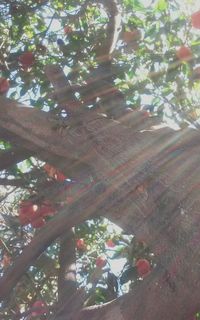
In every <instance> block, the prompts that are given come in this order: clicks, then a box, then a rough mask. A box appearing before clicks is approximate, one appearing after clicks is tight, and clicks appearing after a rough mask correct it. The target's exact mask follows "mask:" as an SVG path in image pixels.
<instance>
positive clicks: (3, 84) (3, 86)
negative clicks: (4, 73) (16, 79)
mask: <svg viewBox="0 0 200 320" xmlns="http://www.w3.org/2000/svg"><path fill="white" fill-rule="evenodd" d="M9 88H10V84H9V81H8V80H7V79H5V78H0V94H1V93H6V92H7V91H8V90H9Z"/></svg>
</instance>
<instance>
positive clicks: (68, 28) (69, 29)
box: [64, 26, 73, 34]
mask: <svg viewBox="0 0 200 320" xmlns="http://www.w3.org/2000/svg"><path fill="white" fill-rule="evenodd" d="M72 31H73V30H72V28H71V27H70V26H65V27H64V33H65V34H68V33H72Z"/></svg>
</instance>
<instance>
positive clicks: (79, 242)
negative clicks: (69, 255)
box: [76, 239, 86, 250]
mask: <svg viewBox="0 0 200 320" xmlns="http://www.w3.org/2000/svg"><path fill="white" fill-rule="evenodd" d="M76 247H77V249H79V250H84V249H85V248H86V245H85V241H84V239H78V240H77V241H76Z"/></svg>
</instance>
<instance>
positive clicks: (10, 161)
mask: <svg viewBox="0 0 200 320" xmlns="http://www.w3.org/2000/svg"><path fill="white" fill-rule="evenodd" d="M33 155H34V153H33V152H31V151H29V150H27V149H23V148H19V147H12V148H10V149H8V150H4V151H0V170H6V169H8V168H10V167H12V166H13V165H15V164H17V163H18V162H20V161H23V160H25V159H27V158H29V157H30V156H33Z"/></svg>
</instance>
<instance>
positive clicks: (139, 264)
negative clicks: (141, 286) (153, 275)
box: [135, 259, 151, 277]
mask: <svg viewBox="0 0 200 320" xmlns="http://www.w3.org/2000/svg"><path fill="white" fill-rule="evenodd" d="M135 266H136V268H137V272H138V275H139V276H140V277H144V276H147V275H148V274H149V272H150V271H151V265H150V263H149V261H148V260H146V259H139V260H137V261H136V264H135Z"/></svg>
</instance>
